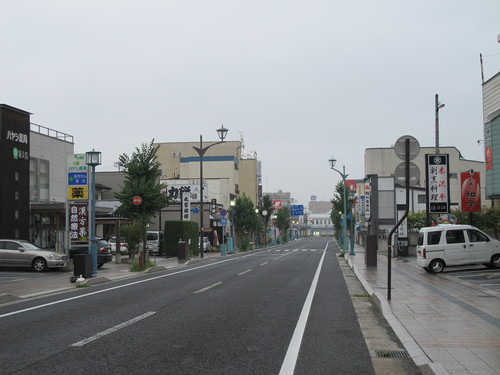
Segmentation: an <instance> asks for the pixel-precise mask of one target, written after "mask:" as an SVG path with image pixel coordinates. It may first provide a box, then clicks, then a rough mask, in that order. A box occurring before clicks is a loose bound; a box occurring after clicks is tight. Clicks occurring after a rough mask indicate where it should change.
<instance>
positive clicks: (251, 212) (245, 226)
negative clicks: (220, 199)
mask: <svg viewBox="0 0 500 375" xmlns="http://www.w3.org/2000/svg"><path fill="white" fill-rule="evenodd" d="M231 221H232V223H233V225H234V228H235V230H236V235H237V240H238V247H239V248H240V250H248V246H249V243H250V238H251V232H252V231H253V230H254V229H255V228H256V226H257V224H258V221H257V216H256V215H255V207H254V205H253V202H252V200H251V199H250V198H249V197H247V196H246V195H245V194H243V195H242V196H239V197H237V198H236V200H235V202H234V206H233V207H231Z"/></svg>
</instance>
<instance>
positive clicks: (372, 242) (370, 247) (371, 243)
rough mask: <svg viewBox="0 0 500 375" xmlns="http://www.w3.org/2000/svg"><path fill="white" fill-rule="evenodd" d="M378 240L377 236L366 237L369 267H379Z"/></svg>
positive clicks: (366, 258) (366, 255) (366, 254)
mask: <svg viewBox="0 0 500 375" xmlns="http://www.w3.org/2000/svg"><path fill="white" fill-rule="evenodd" d="M377 251H378V238H377V235H376V234H369V235H368V236H366V251H365V264H366V266H368V267H377Z"/></svg>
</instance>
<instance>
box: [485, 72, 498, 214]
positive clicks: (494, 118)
mask: <svg viewBox="0 0 500 375" xmlns="http://www.w3.org/2000/svg"><path fill="white" fill-rule="evenodd" d="M483 123H484V155H485V162H486V166H485V168H486V195H485V197H486V198H487V199H490V200H491V201H492V204H493V205H494V206H497V207H498V206H499V205H500V72H499V73H497V74H496V75H495V76H493V77H492V78H490V79H489V80H488V81H486V82H484V83H483Z"/></svg>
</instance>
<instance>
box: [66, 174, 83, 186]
mask: <svg viewBox="0 0 500 375" xmlns="http://www.w3.org/2000/svg"><path fill="white" fill-rule="evenodd" d="M68 185H70V186H71V185H75V186H76V185H87V172H69V173H68Z"/></svg>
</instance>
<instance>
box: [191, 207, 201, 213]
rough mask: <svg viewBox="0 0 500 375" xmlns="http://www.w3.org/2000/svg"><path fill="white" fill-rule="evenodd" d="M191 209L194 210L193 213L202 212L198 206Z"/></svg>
mask: <svg viewBox="0 0 500 375" xmlns="http://www.w3.org/2000/svg"><path fill="white" fill-rule="evenodd" d="M191 211H192V212H193V214H197V213H198V212H200V209H199V208H198V207H195V208H193V209H192V210H191Z"/></svg>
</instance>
